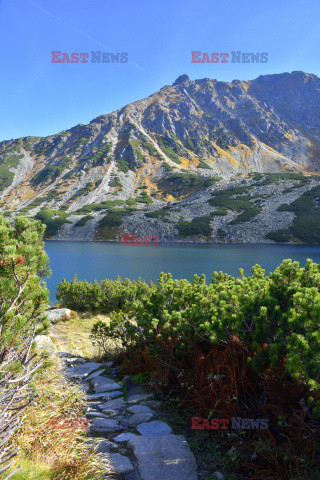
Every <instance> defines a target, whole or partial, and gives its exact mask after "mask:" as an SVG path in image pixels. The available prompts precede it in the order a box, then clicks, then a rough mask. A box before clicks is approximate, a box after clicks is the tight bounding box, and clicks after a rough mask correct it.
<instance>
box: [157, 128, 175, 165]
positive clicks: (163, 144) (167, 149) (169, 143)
mask: <svg viewBox="0 0 320 480" xmlns="http://www.w3.org/2000/svg"><path fill="white" fill-rule="evenodd" d="M157 141H158V145H159V147H160V148H161V150H162V151H163V152H164V153H165V154H166V156H167V157H169V158H170V160H172V161H173V162H175V163H177V164H178V165H180V164H181V160H180V158H179V155H178V154H177V152H178V145H177V142H176V141H175V140H173V139H172V138H170V137H169V135H164V136H163V135H158V136H157Z"/></svg>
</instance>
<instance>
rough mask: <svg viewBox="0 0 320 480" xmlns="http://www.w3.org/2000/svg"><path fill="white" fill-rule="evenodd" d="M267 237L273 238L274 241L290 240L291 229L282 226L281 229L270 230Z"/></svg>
mask: <svg viewBox="0 0 320 480" xmlns="http://www.w3.org/2000/svg"><path fill="white" fill-rule="evenodd" d="M266 238H269V239H270V240H273V241H274V242H278V243H281V242H288V241H289V240H290V230H289V229H285V228H280V229H279V230H274V231H273V232H269V233H268V234H267V235H266Z"/></svg>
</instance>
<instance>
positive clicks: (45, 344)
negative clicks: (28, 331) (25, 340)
mask: <svg viewBox="0 0 320 480" xmlns="http://www.w3.org/2000/svg"><path fill="white" fill-rule="evenodd" d="M34 341H35V344H36V348H37V349H38V350H39V351H41V352H46V353H48V354H51V355H52V354H58V349H57V347H56V346H55V345H54V343H53V342H52V340H51V338H50V337H48V335H37V336H36V337H35V339H34Z"/></svg>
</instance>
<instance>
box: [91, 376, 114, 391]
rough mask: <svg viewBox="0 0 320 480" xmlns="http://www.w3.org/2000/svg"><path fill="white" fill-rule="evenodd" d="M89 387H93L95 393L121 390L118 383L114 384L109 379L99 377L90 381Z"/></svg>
mask: <svg viewBox="0 0 320 480" xmlns="http://www.w3.org/2000/svg"><path fill="white" fill-rule="evenodd" d="M91 385H92V386H93V389H94V391H95V392H96V393H101V392H110V391H112V390H119V389H120V388H121V385H120V384H119V383H117V382H115V381H114V380H112V379H110V378H107V377H101V376H98V377H96V378H94V379H93V380H91Z"/></svg>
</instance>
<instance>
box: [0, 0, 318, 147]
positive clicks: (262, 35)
mask: <svg viewBox="0 0 320 480" xmlns="http://www.w3.org/2000/svg"><path fill="white" fill-rule="evenodd" d="M319 24H320V3H319V0H304V1H302V0H291V1H290V2H288V1H286V2H284V1H282V2H279V0H259V1H256V0H242V1H241V2H240V1H239V0H229V1H227V2H226V1H219V2H218V1H216V0H197V1H194V0H171V1H170V2H169V1H168V2H164V1H162V2H152V1H151V2H150V0H149V1H147V0H135V1H132V0H116V1H115V0H112V1H111V0H0V49H1V75H0V92H1V93H0V126H1V128H0V140H4V139H11V138H16V137H21V136H27V135H40V136H44V135H49V134H51V133H57V132H59V131H61V130H64V129H67V128H70V127H72V126H74V125H76V124H78V123H88V122H89V121H90V120H91V119H93V118H94V117H96V116H98V115H101V114H104V113H108V112H110V111H113V110H115V109H117V108H120V107H122V106H124V105H126V104H128V103H130V102H132V101H134V100H138V99H140V98H143V97H146V96H148V95H150V94H151V93H153V92H155V91H157V90H159V89H160V88H161V87H162V86H164V85H167V84H172V83H173V82H174V80H175V79H176V78H177V77H178V76H179V75H181V74H183V73H186V74H188V75H189V77H190V78H191V79H196V78H203V77H210V78H217V79H219V80H226V81H231V80H233V79H236V78H237V79H241V80H242V79H252V78H255V77H257V76H259V75H262V74H269V73H280V72H285V71H287V72H288V71H289V72H291V71H293V70H303V71H306V72H308V73H315V74H317V75H319V76H320V48H319V47H320V29H319ZM52 50H56V51H62V52H67V53H69V54H71V53H72V52H88V53H89V54H90V57H91V51H92V50H93V51H97V50H100V51H102V52H114V53H117V52H128V57H129V62H128V63H119V64H117V63H113V64H112V63H104V64H103V63H100V64H97V63H96V64H93V63H91V58H89V62H88V63H87V64H82V63H78V64H67V63H63V64H53V63H51V51H52ZM192 50H198V51H201V52H208V53H209V54H210V53H212V52H231V51H232V50H241V51H242V52H268V55H269V57H268V58H269V61H268V63H265V64H257V63H251V64H250V63H246V64H241V63H239V64H234V63H233V64H232V63H226V64H221V63H217V64H212V63H209V64H208V63H203V64H202V63H200V64H195V63H191V53H190V52H191V51H192Z"/></svg>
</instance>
